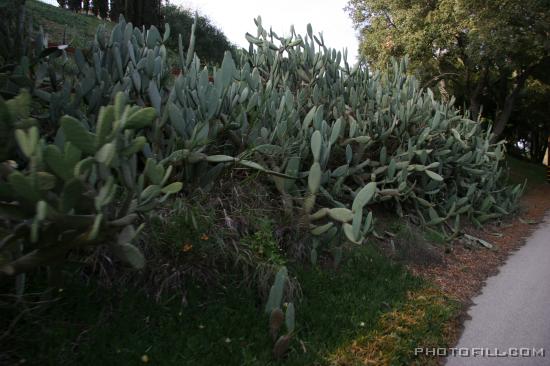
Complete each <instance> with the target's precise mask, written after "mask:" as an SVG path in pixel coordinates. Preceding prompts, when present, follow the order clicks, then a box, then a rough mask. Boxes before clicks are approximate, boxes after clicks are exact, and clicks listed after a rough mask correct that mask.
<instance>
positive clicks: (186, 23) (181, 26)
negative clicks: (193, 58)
mask: <svg viewBox="0 0 550 366" xmlns="http://www.w3.org/2000/svg"><path fill="white" fill-rule="evenodd" d="M163 10H164V17H165V22H166V23H168V24H170V30H171V33H172V37H171V38H170V39H169V40H168V42H167V46H168V47H169V48H171V49H174V50H177V48H178V34H181V35H182V41H183V47H184V49H187V48H188V47H189V35H190V34H191V26H192V25H193V22H194V14H193V13H192V12H191V11H190V10H188V9H185V8H183V7H181V6H175V5H167V6H165V7H164V8H163ZM195 36H196V37H195V52H197V55H198V56H199V58H200V59H201V60H202V61H206V62H212V63H217V64H221V62H222V60H223V56H224V53H225V51H228V50H231V49H232V48H233V45H232V44H231V43H230V42H229V41H228V40H227V37H226V36H225V34H224V33H223V32H222V31H221V30H220V29H218V28H216V27H215V26H214V25H213V24H212V22H211V21H210V19H208V17H206V16H202V15H201V16H199V18H198V20H197V29H196V30H195Z"/></svg>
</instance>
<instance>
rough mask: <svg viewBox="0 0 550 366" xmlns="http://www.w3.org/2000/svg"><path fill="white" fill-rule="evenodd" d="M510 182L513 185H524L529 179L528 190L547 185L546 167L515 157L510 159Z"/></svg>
mask: <svg viewBox="0 0 550 366" xmlns="http://www.w3.org/2000/svg"><path fill="white" fill-rule="evenodd" d="M508 166H509V167H510V180H511V181H512V182H513V183H523V182H524V181H525V179H527V189H531V188H534V187H536V186H538V185H541V184H545V180H546V167H545V166H544V165H542V164H535V163H531V162H529V161H525V160H521V159H518V158H514V157H509V158H508Z"/></svg>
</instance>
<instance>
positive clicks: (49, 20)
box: [27, 0, 111, 47]
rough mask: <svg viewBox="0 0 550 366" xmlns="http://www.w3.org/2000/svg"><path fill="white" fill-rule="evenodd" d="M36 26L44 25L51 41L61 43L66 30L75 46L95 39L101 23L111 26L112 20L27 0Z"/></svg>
mask: <svg viewBox="0 0 550 366" xmlns="http://www.w3.org/2000/svg"><path fill="white" fill-rule="evenodd" d="M27 9H28V10H29V12H30V13H31V14H32V19H33V23H34V25H35V26H36V27H38V26H42V28H43V29H44V32H45V33H46V34H47V35H48V39H49V41H50V42H55V43H61V42H62V41H63V35H64V33H65V32H66V40H67V42H68V43H69V44H70V45H72V46H74V47H84V46H86V45H87V43H88V42H90V40H93V39H94V36H95V33H96V29H97V27H98V26H99V25H100V24H105V25H107V27H110V24H111V23H110V22H107V21H103V20H100V19H98V18H96V17H94V16H88V15H84V14H76V13H74V12H71V11H68V10H64V9H61V8H59V7H56V6H53V5H49V4H45V3H43V2H41V1H38V0H27Z"/></svg>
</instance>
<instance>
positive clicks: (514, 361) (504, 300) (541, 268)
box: [446, 215, 550, 366]
mask: <svg viewBox="0 0 550 366" xmlns="http://www.w3.org/2000/svg"><path fill="white" fill-rule="evenodd" d="M472 301H473V303H474V305H472V307H471V308H470V309H469V311H468V315H470V317H471V319H469V320H467V321H466V322H465V323H464V332H463V334H462V336H461V338H460V340H459V342H458V345H457V346H456V347H455V350H450V351H449V353H448V354H450V353H454V356H453V355H451V356H449V357H447V363H446V365H447V366H466V365H467V366H470V365H471V366H482V365H483V366H493V365H494V366H507V365H522V366H523V365H525V366H550V215H547V216H546V218H545V220H544V222H543V223H541V224H540V225H539V227H538V228H537V230H536V231H535V232H534V233H533V234H532V235H531V236H530V237H529V239H528V240H527V242H526V244H525V245H524V246H523V247H521V248H520V249H519V250H518V251H517V252H516V253H514V254H512V255H511V256H510V257H509V258H508V260H507V261H506V263H505V264H504V265H503V266H502V267H501V268H500V272H499V273H498V274H497V275H495V276H493V277H490V278H489V279H488V280H487V282H486V285H485V287H484V288H483V290H482V293H481V294H480V295H478V296H477V297H475V298H474V299H472ZM480 348H481V350H479V349H480ZM541 349H544V356H542V355H541V352H540V351H541ZM527 350H529V354H530V357H527V353H528V351H527ZM474 354H475V356H474ZM497 354H498V355H499V356H496V355H497ZM506 354H507V356H506V357H505V356H504V355H506ZM461 355H462V356H461ZM466 355H467V356H466ZM522 355H523V356H522Z"/></svg>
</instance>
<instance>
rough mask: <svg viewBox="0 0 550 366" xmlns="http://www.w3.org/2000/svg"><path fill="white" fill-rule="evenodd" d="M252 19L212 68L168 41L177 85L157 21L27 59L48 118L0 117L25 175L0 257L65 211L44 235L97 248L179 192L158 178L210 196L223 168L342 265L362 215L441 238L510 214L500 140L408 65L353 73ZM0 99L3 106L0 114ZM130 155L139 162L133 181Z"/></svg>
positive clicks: (331, 56) (359, 233)
mask: <svg viewBox="0 0 550 366" xmlns="http://www.w3.org/2000/svg"><path fill="white" fill-rule="evenodd" d="M255 23H256V26H257V32H256V35H252V34H247V35H246V38H247V40H248V41H249V43H250V46H249V49H248V50H244V49H243V50H241V51H240V52H237V56H236V57H235V58H234V57H232V55H231V53H229V52H226V54H225V57H224V59H223V62H222V64H221V65H220V66H219V67H213V68H209V67H207V66H204V65H203V64H201V61H200V60H199V58H198V57H197V56H196V54H194V50H193V44H194V34H192V35H191V40H190V43H189V44H190V46H189V49H187V50H184V49H183V47H182V46H181V44H182V42H181V36H180V49H179V63H180V68H181V70H182V72H181V74H180V75H179V76H177V77H175V78H172V77H171V73H170V72H168V70H170V67H169V66H170V65H169V64H168V59H169V58H168V51H167V49H166V47H165V46H164V42H165V41H166V40H167V39H168V37H169V29H170V28H169V26H167V27H166V32H165V34H164V35H161V34H160V33H159V31H158V30H157V29H156V28H154V27H151V28H150V29H148V30H145V29H141V30H140V29H137V28H134V27H133V26H132V25H131V24H130V23H127V22H125V20H124V19H123V18H121V19H120V21H119V23H118V24H117V25H115V27H114V28H113V30H112V31H111V33H110V34H107V32H106V30H105V28H100V29H98V31H97V35H96V37H95V40H94V41H93V43H92V46H91V47H90V48H89V49H86V50H76V52H75V53H74V55H66V54H63V55H62V57H58V58H52V57H50V56H47V55H46V56H44V55H43V57H41V58H39V61H37V62H36V63H33V64H32V65H33V66H32V67H34V68H35V69H36V70H39V71H40V72H32V73H29V72H28V70H29V67H30V66H28V65H25V64H24V63H23V66H22V67H20V68H19V69H21V70H27V71H23V74H24V75H26V77H27V76H28V75H31V74H32V75H34V76H35V79H34V80H31V82H29V83H28V84H29V85H32V87H31V88H30V90H31V93H32V95H33V97H35V99H36V100H41V101H42V103H45V105H46V106H47V107H48V110H49V113H48V116H47V117H43V116H42V118H43V119H45V120H47V122H48V123H43V122H44V121H41V123H36V121H33V120H32V119H29V118H28V113H26V112H21V111H15V112H14V111H13V110H11V112H9V114H10V115H11V116H12V117H14V118H15V117H17V118H16V119H17V120H13V121H12V120H11V119H9V118H8V119H6V118H5V117H2V119H3V121H2V125H1V128H2V131H4V130H5V131H11V132H9V133H10V134H11V133H12V132H13V133H14V136H15V137H16V140H17V144H18V147H19V153H18V154H19V155H17V156H18V159H19V160H21V161H24V164H25V165H24V168H23V169H22V170H20V171H17V172H13V173H9V175H5V174H4V176H3V178H2V181H1V184H2V195H3V196H2V197H3V198H2V205H3V206H2V207H3V212H8V211H9V212H13V213H10V214H7V215H8V216H9V217H12V216H11V215H12V214H13V215H15V214H16V213H17V214H19V213H20V212H24V213H25V214H24V215H23V216H22V221H21V223H22V224H23V225H22V226H21V227H22V228H23V229H21V228H19V226H17V228H18V229H17V230H14V232H13V233H12V234H10V235H9V236H8V239H4V240H3V242H2V245H1V246H0V247H1V248H3V249H5V248H7V247H8V246H7V244H10V243H11V244H13V245H19V244H18V243H20V240H18V239H20V238H22V237H28V239H29V243H35V244H37V242H36V239H37V237H42V236H44V237H48V228H49V227H50V225H53V224H55V222H56V221H55V220H56V219H59V218H60V217H63V218H64V219H63V220H65V216H69V217H72V216H77V218H75V219H74V220H77V221H78V225H82V226H78V228H76V227H75V228H71V227H70V226H67V231H68V232H69V234H65V235H51V234H50V237H51V240H54V241H55V240H61V239H62V241H63V242H64V243H65V242H66V243H68V242H71V241H74V240H76V238H80V239H83V240H92V239H93V240H96V239H97V238H96V237H97V235H99V234H97V233H98V232H101V233H107V232H109V231H104V230H98V228H99V227H101V228H111V227H117V228H119V227H120V226H117V225H116V224H113V222H115V223H126V222H128V224H129V223H130V221H131V220H129V219H128V217H134V216H133V215H135V214H136V213H137V212H141V211H146V210H150V209H152V207H154V205H155V204H156V202H157V201H159V198H158V197H159V196H161V195H162V197H163V198H161V199H165V197H166V196H167V195H169V194H171V193H173V192H175V191H177V190H178V189H179V188H180V186H179V184H172V185H168V186H165V184H166V183H167V182H168V181H171V180H178V181H183V182H185V183H186V185H189V187H190V188H189V189H190V190H191V189H192V187H193V186H199V187H202V188H207V187H209V186H212V182H214V181H215V179H216V177H217V176H218V175H219V174H220V172H221V171H222V170H223V169H224V167H227V166H232V165H235V164H239V165H240V166H242V167H245V168H250V169H254V170H257V171H261V172H264V173H267V175H268V177H269V179H270V180H271V181H272V182H273V184H274V187H275V188H276V190H277V191H278V192H279V193H280V197H281V200H282V201H283V204H284V207H285V208H286V210H287V212H288V213H289V214H293V215H300V216H301V217H304V218H305V219H306V221H307V223H308V224H309V225H310V231H311V234H312V237H313V240H312V251H311V257H312V260H313V261H315V260H316V258H317V255H318V254H317V251H318V248H319V246H320V245H330V246H332V249H333V250H334V253H335V256H336V258H339V257H340V256H341V248H340V244H341V242H342V239H343V238H346V239H347V240H349V241H350V242H352V243H356V244H360V243H362V241H363V240H364V238H365V236H366V235H367V234H369V233H371V232H373V231H374V232H375V233H376V226H377V225H376V223H375V221H374V218H373V214H372V210H371V209H369V206H372V205H373V204H381V205H386V206H388V207H391V208H392V209H394V210H395V211H396V213H397V214H398V215H400V216H402V215H410V216H411V217H412V219H415V220H417V221H418V223H419V224H425V225H428V226H433V227H436V228H438V229H439V230H441V231H442V232H443V233H444V235H445V236H447V237H448V238H451V237H453V236H454V235H457V234H458V232H459V225H460V220H461V218H465V217H467V218H469V219H470V220H472V221H473V222H474V223H476V224H478V225H481V224H483V222H485V221H486V220H490V219H494V218H497V217H500V216H501V215H505V214H507V213H510V212H511V211H512V210H513V209H514V208H515V205H516V202H517V199H518V197H519V195H520V194H521V192H522V187H521V186H516V187H509V186H506V184H505V179H504V178H505V175H506V169H505V166H504V164H505V149H504V144H503V143H502V142H499V143H496V144H492V143H491V142H490V130H483V129H482V127H481V126H480V124H479V123H478V122H476V121H472V120H470V119H468V118H467V116H463V115H462V114H461V113H460V111H459V110H457V109H456V108H454V107H453V100H451V101H449V102H442V101H438V100H436V99H435V98H434V95H433V93H432V92H431V91H430V90H429V89H428V90H423V89H421V88H420V86H419V83H418V81H417V80H416V79H415V78H414V77H413V76H410V75H408V74H407V70H406V67H407V61H406V60H405V59H404V60H401V61H393V63H392V65H391V67H390V68H389V70H388V71H387V72H378V71H371V70H368V69H367V67H366V66H364V65H361V64H357V65H355V66H353V67H352V66H350V65H349V63H348V61H347V54H346V52H345V51H344V52H339V51H336V50H334V49H331V48H328V47H327V46H326V45H325V43H324V39H323V36H322V34H318V35H316V34H314V33H313V30H312V28H311V26H308V28H307V34H306V35H305V36H303V37H302V36H300V35H298V34H297V33H296V32H295V30H294V28H291V29H290V32H289V33H288V36H286V37H282V36H279V35H277V34H276V33H275V32H273V31H272V30H270V31H267V30H266V29H265V28H264V27H263V25H262V21H261V18H260V17H258V18H257V19H255ZM194 28H195V27H193V29H194ZM38 43H40V42H38ZM38 43H37V44H38ZM60 52H63V51H60ZM60 60H61V61H60ZM36 70H35V71H36ZM46 76H49V81H46V79H47V78H46ZM115 96H116V98H115ZM22 98H28V97H22ZM114 99H116V101H115V103H114V105H109V104H110V103H111V102H112V101H113V100H114ZM125 100H128V101H129V102H130V103H132V104H135V105H137V107H126V104H125ZM10 103H11V104H15V103H16V101H15V99H14V100H12V101H8V102H6V103H4V104H2V108H3V110H6V108H7V109H10V107H9V104H10ZM140 107H146V108H143V109H141V108H140ZM0 113H3V114H5V112H3V111H0ZM62 116H64V117H62ZM58 120H60V121H61V122H60V124H58ZM47 126H49V127H50V128H51V126H53V130H54V131H51V130H49V131H48V130H47V128H46V127H47ZM41 133H43V134H45V135H47V136H44V137H42V138H41V136H43V135H41ZM53 137H55V139H54V138H53ZM8 140H9V139H8ZM8 142H9V141H8ZM2 149H6V152H5V153H4V150H2V151H0V153H2V159H4V160H5V159H8V158H9V159H12V160H17V158H14V151H13V146H12V147H10V146H9V144H6V145H2ZM10 149H11V150H10ZM9 151H11V152H9ZM21 155H22V156H21ZM137 156H140V157H142V159H148V160H147V161H146V163H145V167H144V169H143V172H141V171H139V169H138V166H139V165H140V164H138V160H139V158H138V157H137ZM168 164H173V165H174V166H177V169H172V168H170V167H168V168H165V166H167V165H168ZM4 166H7V165H6V164H4ZM6 169H7V168H5V169H3V171H5V170H6ZM21 187H29V189H25V190H24V192H23V191H22V192H18V190H19V189H20V188H21ZM117 187H119V188H121V189H118V188H117ZM31 188H32V189H31ZM6 192H7V193H6ZM75 192H76V193H75ZM23 193H24V194H23ZM5 197H7V198H5ZM14 197H16V199H14ZM75 197H76V198H75ZM84 197H87V198H84ZM81 198H82V199H81ZM90 200H91V201H90ZM92 201H93V202H92ZM13 202H17V204H14V203H13ZM87 202H88V203H90V204H89V205H88V206H86V207H81V206H82V205H84V204H86V203H87ZM114 202H116V203H117V204H116V205H115V204H114ZM92 203H93V204H92ZM14 205H15V206H17V207H13V206H14ZM75 205H77V206H75ZM6 210H8V211H6ZM68 220H69V219H68ZM68 222H71V221H70V220H69V221H68ZM52 223H53V224H52ZM75 225H76V224H75ZM54 226H55V225H54ZM122 226H125V225H122ZM64 227H65V226H64ZM60 229H62V228H60ZM116 230H118V229H116ZM123 232H124V233H125V234H124V235H123V236H122V239H121V240H119V242H123V243H127V242H128V241H129V240H127V239H126V238H130V237H132V236H133V230H132V229H125V230H124V231H123ZM66 235H69V237H70V238H71V240H66ZM82 235H84V236H82ZM90 235H91V236H90ZM123 239H124V240H123ZM46 242H47V241H46ZM40 243H43V241H42V240H40ZM33 245H34V244H33ZM124 248H126V249H127V250H126V251H124V250H122V251H120V252H123V253H126V252H127V253H130V252H131V251H132V249H128V248H130V247H128V246H125V247H124ZM36 250H40V248H37V249H36Z"/></svg>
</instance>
